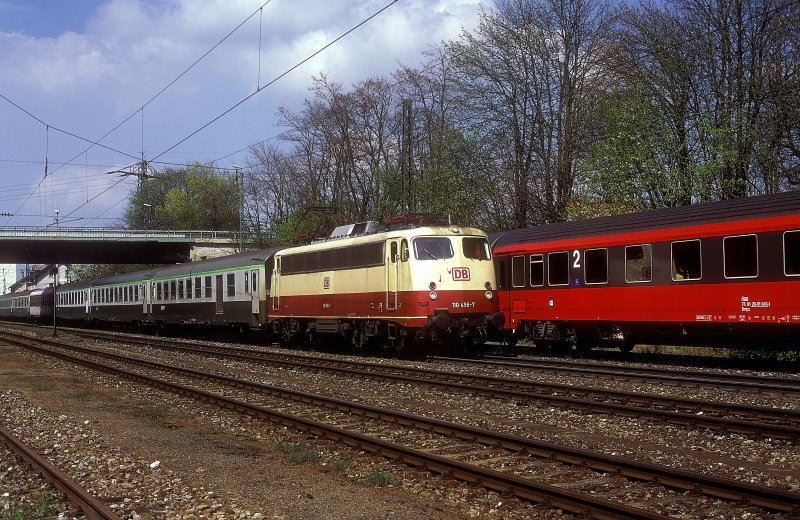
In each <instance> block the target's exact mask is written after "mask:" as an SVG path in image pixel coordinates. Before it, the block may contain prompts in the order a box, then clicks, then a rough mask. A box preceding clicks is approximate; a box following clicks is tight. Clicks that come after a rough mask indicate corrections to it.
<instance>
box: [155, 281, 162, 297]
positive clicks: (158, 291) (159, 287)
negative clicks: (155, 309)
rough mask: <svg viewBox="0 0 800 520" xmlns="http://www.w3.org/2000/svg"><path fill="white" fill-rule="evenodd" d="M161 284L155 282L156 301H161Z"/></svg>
mask: <svg viewBox="0 0 800 520" xmlns="http://www.w3.org/2000/svg"><path fill="white" fill-rule="evenodd" d="M161 294H162V292H161V282H156V300H158V301H161Z"/></svg>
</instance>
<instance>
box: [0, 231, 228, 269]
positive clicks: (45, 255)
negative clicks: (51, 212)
mask: <svg viewBox="0 0 800 520" xmlns="http://www.w3.org/2000/svg"><path fill="white" fill-rule="evenodd" d="M236 251H238V239H237V238H236V237H235V236H234V234H233V233H231V232H228V231H194V230H188V231H187V230H158V229H147V230H142V229H116V228H73V227H58V228H56V227H43V228H42V227H0V263H42V264H170V263H178V262H186V261H187V260H200V259H202V258H210V257H215V256H220V255H222V254H230V253H234V252H236Z"/></svg>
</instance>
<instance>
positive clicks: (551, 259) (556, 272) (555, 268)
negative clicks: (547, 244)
mask: <svg viewBox="0 0 800 520" xmlns="http://www.w3.org/2000/svg"><path fill="white" fill-rule="evenodd" d="M547 283H548V284H550V285H569V253H568V252H567V251H561V252H560V253H548V255H547Z"/></svg>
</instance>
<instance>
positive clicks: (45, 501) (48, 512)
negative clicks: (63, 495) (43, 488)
mask: <svg viewBox="0 0 800 520" xmlns="http://www.w3.org/2000/svg"><path fill="white" fill-rule="evenodd" d="M57 499H58V497H57V496H56V495H54V494H52V493H45V494H44V495H42V496H41V497H39V502H38V503H37V504H36V506H35V507H34V508H33V513H34V514H35V515H36V516H37V517H41V516H53V515H54V514H55V508H54V507H53V506H54V505H55V503H56V500H57Z"/></svg>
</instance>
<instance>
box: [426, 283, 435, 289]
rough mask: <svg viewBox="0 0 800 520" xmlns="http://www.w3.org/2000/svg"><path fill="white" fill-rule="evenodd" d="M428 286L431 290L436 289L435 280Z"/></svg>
mask: <svg viewBox="0 0 800 520" xmlns="http://www.w3.org/2000/svg"><path fill="white" fill-rule="evenodd" d="M428 287H430V289H431V291H435V290H436V282H431V283H429V284H428Z"/></svg>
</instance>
